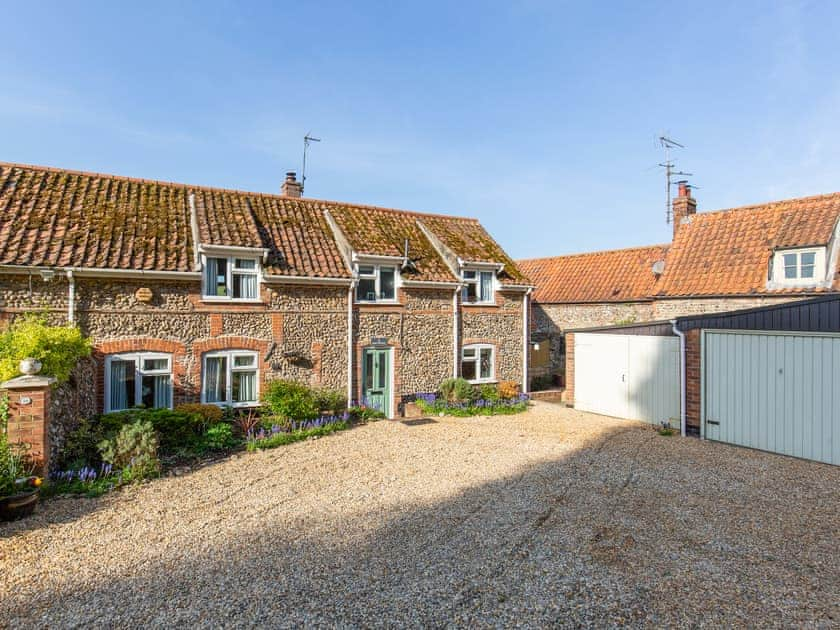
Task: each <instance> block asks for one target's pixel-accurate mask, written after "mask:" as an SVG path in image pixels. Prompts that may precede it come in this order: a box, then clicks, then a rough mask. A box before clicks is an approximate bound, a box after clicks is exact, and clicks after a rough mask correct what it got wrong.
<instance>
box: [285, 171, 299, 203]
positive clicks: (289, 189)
mask: <svg viewBox="0 0 840 630" xmlns="http://www.w3.org/2000/svg"><path fill="white" fill-rule="evenodd" d="M302 188H303V187H302V186H301V183H300V182H299V181H298V180H297V173H295V172H294V171H286V181H284V182H283V185H282V186H281V187H280V194H281V195H283V196H284V197H300V194H301V192H303V190H302Z"/></svg>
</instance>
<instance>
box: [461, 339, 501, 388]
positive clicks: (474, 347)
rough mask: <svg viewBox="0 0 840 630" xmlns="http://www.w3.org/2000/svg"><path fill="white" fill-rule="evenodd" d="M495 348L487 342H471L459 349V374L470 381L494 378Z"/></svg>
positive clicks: (477, 381) (476, 381)
mask: <svg viewBox="0 0 840 630" xmlns="http://www.w3.org/2000/svg"><path fill="white" fill-rule="evenodd" d="M494 353H495V348H494V347H493V346H491V345H489V344H471V345H468V346H464V347H463V349H462V350H461V376H462V377H463V378H465V379H467V380H468V381H470V382H472V383H480V382H484V381H492V380H493V379H494V378H495V368H494V366H495V361H494Z"/></svg>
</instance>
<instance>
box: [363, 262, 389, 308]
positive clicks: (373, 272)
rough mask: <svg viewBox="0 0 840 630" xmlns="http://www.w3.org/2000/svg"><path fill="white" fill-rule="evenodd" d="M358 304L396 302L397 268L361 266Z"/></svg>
mask: <svg viewBox="0 0 840 630" xmlns="http://www.w3.org/2000/svg"><path fill="white" fill-rule="evenodd" d="M357 269H358V276H359V283H358V285H356V301H357V302H395V301H396V299H397V268H396V267H394V266H390V265H359V266H358V268H357Z"/></svg>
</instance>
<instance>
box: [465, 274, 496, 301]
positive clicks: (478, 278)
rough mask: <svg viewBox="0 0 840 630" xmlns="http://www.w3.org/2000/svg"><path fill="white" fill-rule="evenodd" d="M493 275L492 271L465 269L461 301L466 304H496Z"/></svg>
mask: <svg viewBox="0 0 840 630" xmlns="http://www.w3.org/2000/svg"><path fill="white" fill-rule="evenodd" d="M493 275H494V274H493V272H492V271H479V270H477V269H464V271H463V274H462V276H461V279H462V281H463V283H464V288H463V289H462V292H461V301H463V302H464V304H492V303H494V301H495V298H494V297H493Z"/></svg>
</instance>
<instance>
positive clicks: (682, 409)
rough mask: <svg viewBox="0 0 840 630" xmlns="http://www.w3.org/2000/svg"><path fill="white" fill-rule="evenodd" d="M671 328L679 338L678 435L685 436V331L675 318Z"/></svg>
mask: <svg viewBox="0 0 840 630" xmlns="http://www.w3.org/2000/svg"><path fill="white" fill-rule="evenodd" d="M671 329H672V330H673V331H674V334H675V335H676V336H677V337H679V338H680V435H681V436H683V437H685V398H686V396H685V333H684V332H682V331H681V330H680V329H679V328H677V320H676V319H672V320H671Z"/></svg>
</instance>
